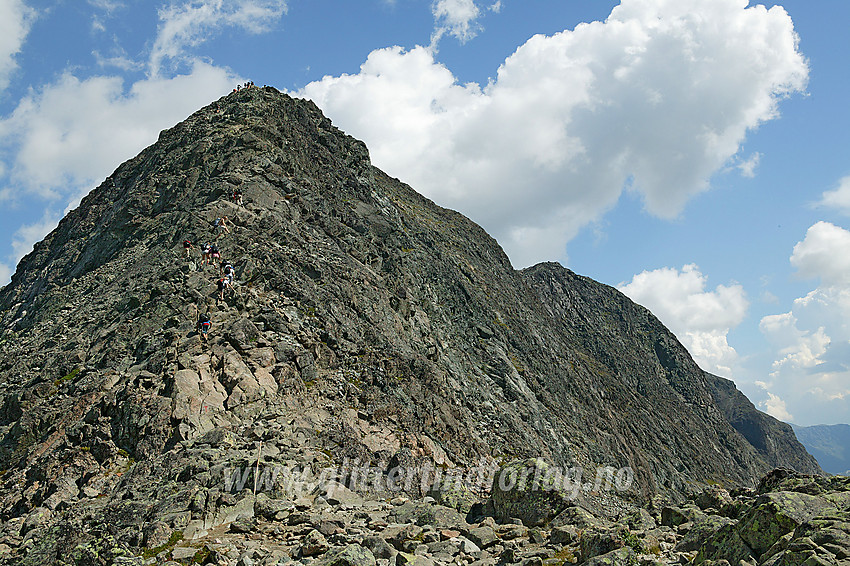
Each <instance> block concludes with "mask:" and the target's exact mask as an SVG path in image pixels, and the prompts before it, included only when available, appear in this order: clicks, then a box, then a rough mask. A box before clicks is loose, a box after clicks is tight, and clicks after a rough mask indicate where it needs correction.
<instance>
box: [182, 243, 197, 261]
mask: <svg viewBox="0 0 850 566" xmlns="http://www.w3.org/2000/svg"><path fill="white" fill-rule="evenodd" d="M194 247H195V244H193V243H192V240H183V249H185V250H186V257H190V256H191V255H192V249H193V248H194Z"/></svg>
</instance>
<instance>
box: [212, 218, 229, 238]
mask: <svg viewBox="0 0 850 566" xmlns="http://www.w3.org/2000/svg"><path fill="white" fill-rule="evenodd" d="M227 224H228V220H227V216H222V217H221V218H216V219H215V222H214V223H213V229H214V230H215V231H216V233H217V234H218V233H221V231H222V230H224V231H225V232H227V233H228V234H229V233H230V228H228V227H227Z"/></svg>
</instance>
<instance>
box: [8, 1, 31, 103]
mask: <svg viewBox="0 0 850 566" xmlns="http://www.w3.org/2000/svg"><path fill="white" fill-rule="evenodd" d="M35 15H36V12H35V10H33V9H32V8H30V7H28V6H27V5H26V4H24V2H23V0H0V92H2V91H4V90H6V87H8V86H9V79H10V76H11V74H12V72H14V70H15V69H16V68H17V63H16V62H15V56H16V55H17V54H18V53H19V52H20V50H21V46H22V45H23V43H24V40H25V39H26V37H27V34H29V31H30V27H31V26H32V22H33V20H34V18H35Z"/></svg>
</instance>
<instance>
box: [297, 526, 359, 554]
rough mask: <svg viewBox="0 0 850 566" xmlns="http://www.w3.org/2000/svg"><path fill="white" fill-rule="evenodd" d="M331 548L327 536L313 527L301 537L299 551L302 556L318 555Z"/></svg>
mask: <svg viewBox="0 0 850 566" xmlns="http://www.w3.org/2000/svg"><path fill="white" fill-rule="evenodd" d="M329 548H330V545H328V541H327V540H325V536H324V535H323V534H322V533H320V532H319V531H317V530H316V529H313V530H312V531H310V532H309V533H307V534H306V535H305V536H304V538H303V539H301V546H300V547H299V549H298V551H299V553H300V554H301V556H316V555H318V554H324V553H325V552H327V551H328V549H329ZM373 561H374V557H373Z"/></svg>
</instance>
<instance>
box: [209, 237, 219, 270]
mask: <svg viewBox="0 0 850 566" xmlns="http://www.w3.org/2000/svg"><path fill="white" fill-rule="evenodd" d="M220 259H221V252H219V251H218V246H217V245H215V242H213V243H212V244H210V265H215V262H216V260H220Z"/></svg>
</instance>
